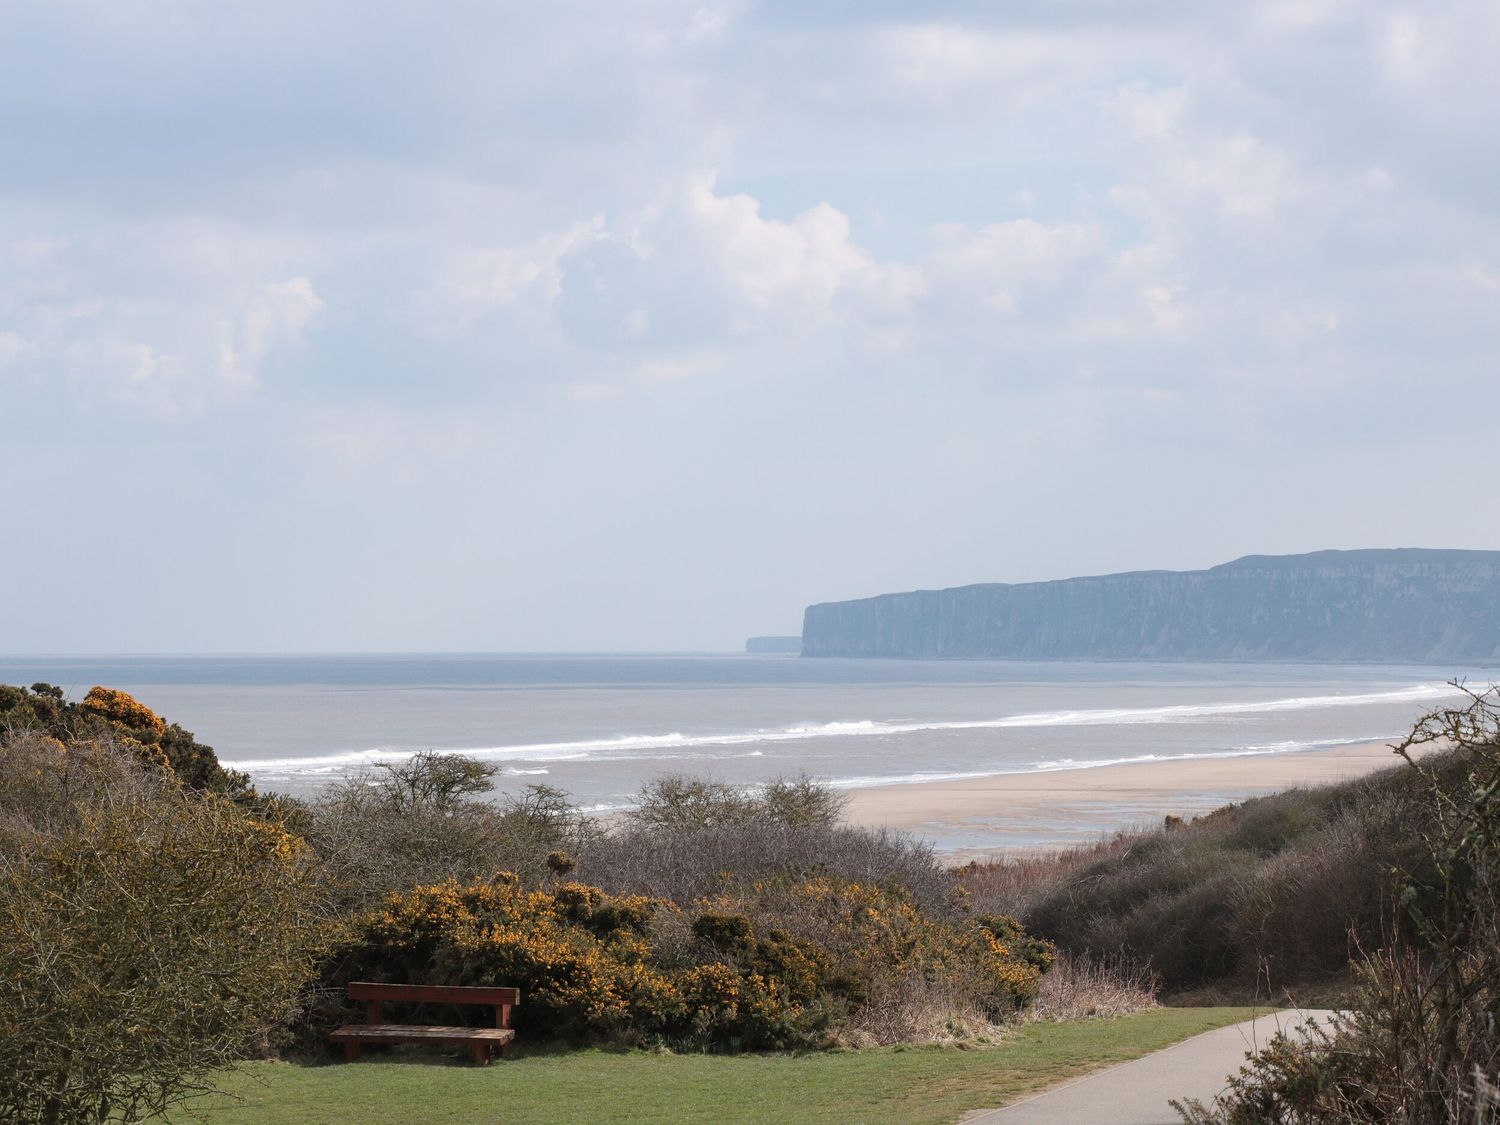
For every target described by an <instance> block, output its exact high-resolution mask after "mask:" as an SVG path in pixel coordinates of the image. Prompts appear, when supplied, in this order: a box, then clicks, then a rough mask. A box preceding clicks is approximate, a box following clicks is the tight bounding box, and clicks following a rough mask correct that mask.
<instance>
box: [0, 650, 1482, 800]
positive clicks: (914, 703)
mask: <svg viewBox="0 0 1500 1125" xmlns="http://www.w3.org/2000/svg"><path fill="white" fill-rule="evenodd" d="M1454 676H1462V677H1464V678H1467V679H1469V680H1470V681H1472V682H1489V681H1491V680H1493V679H1495V678H1497V671H1496V670H1495V669H1454V668H1418V667H1393V666H1337V667H1334V666H1315V665H1291V664H1273V665H1266V664H1255V665H1235V664H1121V663H1111V664H1088V663H1054V662H1049V663H1019V662H1007V661H888V660H821V659H820V660H804V659H801V658H798V657H785V656H743V655H680V656H656V655H650V656H628V655H627V656H590V655H581V656H569V655H557V656H552V655H546V656H524V655H522V656H508V655H454V656H430V655H422V656H290V657H280V656H246V657H217V656H215V657H203V656H183V657H165V656H150V657H76V658H75V657H36V658H30V657H0V682H4V683H25V684H30V683H32V682H34V681H37V680H45V681H47V682H50V683H56V684H60V685H62V686H63V687H65V688H67V689H68V691H69V693H70V694H71V695H72V696H74V697H75V698H76V697H79V696H81V695H82V694H83V693H84V692H86V691H87V690H88V688H89V687H90V686H92V685H93V684H96V683H97V684H106V685H109V686H112V687H118V688H122V689H124V690H126V691H129V692H131V693H132V694H134V695H136V696H137V697H138V698H139V699H140V700H141V701H142V702H144V703H146V704H147V705H149V706H150V707H152V708H154V709H155V710H156V711H158V712H159V713H161V714H163V715H166V716H167V717H168V718H170V719H172V720H175V721H177V722H180V723H182V724H183V725H184V726H185V727H187V728H189V729H190V730H193V731H194V732H196V733H197V735H198V736H199V738H200V739H201V740H202V741H204V742H207V743H208V744H210V745H212V746H213V747H214V748H215V749H216V750H217V751H218V753H219V756H220V758H221V759H222V760H223V761H224V762H225V763H226V764H229V765H231V766H234V767H236V768H238V769H243V770H246V771H248V772H249V773H250V774H251V776H252V777H253V778H254V779H255V781H256V783H257V784H258V785H259V786H260V787H261V788H263V789H272V790H279V791H283V792H292V793H301V794H306V793H309V792H312V791H314V790H315V789H316V788H317V787H318V786H319V785H320V784H323V783H325V782H326V781H327V780H328V779H330V778H333V777H337V776H340V775H343V774H345V773H347V772H349V771H351V770H359V769H362V768H368V767H369V766H370V765H371V764H372V763H374V762H378V761H383V760H391V759H396V758H400V757H403V756H405V755H407V754H410V753H412V752H413V751H415V750H421V749H436V750H448V751H460V752H463V753H466V754H471V755H473V756H475V757H478V758H482V759H485V760H486V761H490V762H493V763H495V764H496V765H498V766H500V767H501V771H502V772H501V776H500V785H501V788H502V789H518V788H520V787H521V786H522V785H525V784H526V783H528V782H546V783H548V784H551V785H555V786H558V787H559V788H562V789H564V790H567V791H568V792H569V793H571V794H573V796H574V797H575V799H577V800H578V801H579V802H580V803H581V804H583V805H584V806H585V807H588V808H590V809H595V810H600V811H603V810H609V809H617V808H622V807H627V806H628V805H629V803H630V800H631V796H632V794H634V793H635V792H636V791H637V790H638V788H639V787H640V785H641V783H642V782H643V781H646V780H648V779H650V778H652V777H655V776H658V775H660V774H663V773H672V772H685V773H694V774H704V775H710V776H713V777H715V778H719V779H721V780H725V781H730V782H737V783H753V782H758V781H764V780H767V779H769V778H772V777H776V776H779V775H785V774H791V773H798V772H807V773H809V774H812V775H814V776H816V777H819V778H823V779H826V780H828V781H830V782H832V783H833V784H834V785H837V786H841V787H850V788H852V787H858V786H867V785H879V784H889V783H894V782H909V781H923V780H938V779H945V778H948V779H951V778H965V777H978V776H985V775H992V774H1000V773H1013V772H1027V771H1034V770H1056V769H1070V768H1087V767H1090V766H1097V765H1103V764H1106V763H1112V762H1129V761H1144V760H1160V759H1186V758H1193V757H1206V756H1215V755H1272V754H1287V753H1296V752H1298V751H1304V750H1309V749H1314V748H1317V747H1322V746H1330V745H1336V744H1339V743H1343V742H1350V741H1355V740H1359V739H1367V738H1389V737H1394V736H1397V735H1399V734H1401V733H1402V732H1403V731H1405V730H1406V729H1407V728H1409V727H1410V725H1411V723H1412V722H1413V720H1414V719H1416V718H1417V717H1418V716H1419V715H1421V714H1422V713H1423V712H1425V711H1426V710H1428V709H1429V708H1431V707H1432V706H1433V705H1434V704H1435V703H1439V702H1441V701H1443V700H1445V699H1448V698H1450V697H1452V696H1453V692H1452V689H1451V688H1449V687H1447V686H1446V684H1445V681H1447V680H1449V679H1451V678H1453V677H1454Z"/></svg>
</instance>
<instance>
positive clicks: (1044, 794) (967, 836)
mask: <svg viewBox="0 0 1500 1125" xmlns="http://www.w3.org/2000/svg"><path fill="white" fill-rule="evenodd" d="M1399 762H1400V759H1399V758H1397V757H1396V756H1395V755H1394V754H1393V753H1392V752H1391V744H1390V743H1388V742H1361V743H1355V744H1352V745H1348V746H1336V747H1332V748H1330V749H1326V750H1309V751H1301V752H1296V753H1287V754H1257V755H1246V756H1244V757H1222V758H1189V759H1184V760H1179V761H1162V762H1131V763H1128V764H1124V765H1115V766H1097V767H1095V768H1092V769H1073V770H1055V771H1051V772H1047V773H1028V774H1002V775H999V776H995V777H982V778H971V779H966V780H962V781H938V782H927V783H923V784H915V785H888V786H881V787H877V788H870V789H857V790H855V791H854V792H853V793H852V794H851V795H850V801H849V807H848V812H847V819H848V820H849V822H850V823H853V824H857V825H863V826H868V827H882V826H884V827H890V828H899V829H902V830H905V831H908V832H914V833H916V834H917V835H929V836H932V835H938V834H939V833H940V834H941V835H942V837H943V838H944V839H945V840H958V841H960V844H959V846H958V847H957V848H954V849H952V854H953V855H954V856H955V857H958V858H970V857H982V856H983V855H984V854H985V853H986V852H991V851H1006V850H1011V849H1016V848H1046V847H1060V846H1064V845H1067V844H1073V843H1082V842H1086V841H1090V840H1095V839H1098V838H1100V837H1101V836H1104V835H1107V834H1109V833H1112V832H1116V831H1119V830H1120V829H1123V828H1131V827H1138V826H1144V825H1153V824H1157V823H1160V821H1161V819H1162V818H1163V817H1164V816H1168V815H1173V816H1195V815H1198V814H1201V813H1204V812H1207V811H1209V810H1210V809H1214V808H1217V807H1219V806H1220V805H1224V804H1228V803H1230V802H1232V801H1241V800H1244V799H1245V798H1247V797H1253V796H1257V795H1260V794H1265V793H1273V792H1275V791H1277V790H1279V789H1287V788H1290V787H1292V786H1299V785H1322V784H1327V783H1330V782H1336V781H1344V780H1347V779H1349V778H1353V777H1358V776H1360V775H1362V774H1367V773H1371V772H1373V771H1375V770H1379V769H1384V768H1386V767H1388V766H1392V765H1396V764H1398V763H1399Z"/></svg>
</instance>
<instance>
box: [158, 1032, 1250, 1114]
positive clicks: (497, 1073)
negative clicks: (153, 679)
mask: <svg viewBox="0 0 1500 1125" xmlns="http://www.w3.org/2000/svg"><path fill="white" fill-rule="evenodd" d="M1251 1014H1252V1013H1251V1012H1250V1011H1249V1010H1247V1009H1241V1008H1191V1009H1181V1008H1161V1009H1156V1010H1153V1011H1146V1012H1137V1013H1135V1014H1133V1015H1128V1016H1121V1017H1118V1018H1116V1019H1105V1020H1086V1021H1076V1022H1069V1023H1038V1024H1032V1025H1030V1026H1027V1027H1025V1028H1022V1029H1021V1030H1020V1031H1018V1032H1016V1033H1015V1034H1014V1035H1013V1036H1011V1037H1009V1038H1008V1039H1007V1040H1006V1041H1005V1042H1004V1043H1002V1044H1001V1045H999V1046H996V1047H988V1048H975V1049H970V1050H959V1049H955V1048H944V1047H913V1048H904V1049H903V1048H879V1049H872V1050H866V1051H836V1052H827V1053H818V1054H807V1055H739V1056H726V1055H658V1054H650V1053H646V1052H641V1051H629V1052H613V1051H598V1050H591V1051H574V1052H568V1053H565V1054H556V1055H553V1054H532V1055H527V1054H524V1053H523V1054H521V1055H519V1057H517V1058H516V1059H515V1060H513V1061H511V1062H497V1063H495V1064H494V1065H492V1066H490V1067H488V1068H478V1067H472V1066H468V1065H465V1064H452V1065H444V1064H443V1063H442V1062H440V1061H434V1060H433V1059H431V1058H430V1057H427V1058H423V1059H420V1060H417V1059H410V1058H401V1057H388V1058H384V1059H381V1058H373V1059H366V1060H363V1061H361V1062H358V1063H354V1064H351V1065H340V1064H335V1065H329V1066H296V1065H292V1064H288V1063H258V1064H253V1065H251V1066H248V1067H246V1068H245V1070H244V1071H243V1072H241V1073H238V1074H235V1075H232V1076H230V1077H229V1078H228V1080H227V1081H226V1083H225V1089H226V1090H228V1091H230V1092H231V1093H232V1094H233V1095H235V1097H236V1098H237V1099H239V1100H238V1102H236V1101H235V1100H232V1099H231V1098H228V1097H223V1096H219V1097H214V1098H211V1099H204V1100H202V1101H199V1102H197V1103H196V1104H195V1105H194V1108H195V1109H196V1110H198V1111H199V1112H201V1113H203V1114H205V1115H206V1117H207V1119H208V1120H209V1121H211V1122H215V1123H218V1122H223V1123H224V1125H261V1123H267V1125H269V1123H271V1122H278V1123H279V1122H284V1121H291V1120H296V1121H300V1122H308V1123H314V1122H344V1121H362V1122H401V1123H403V1125H416V1123H420V1122H458V1121H465V1122H469V1121H474V1122H481V1121H499V1120H502V1119H506V1120H520V1121H527V1122H535V1123H538V1125H540V1123H548V1122H557V1123H559V1125H561V1123H565V1122H575V1121H640V1122H652V1121H659V1122H668V1121H670V1122H694V1121H702V1122H710V1121H712V1122H724V1123H729V1122H746V1123H748V1122H769V1121H788V1120H796V1121H798V1122H799V1123H802V1125H812V1123H815V1122H851V1121H877V1120H879V1121H910V1122H931V1123H934V1125H936V1123H938V1122H951V1121H956V1120H958V1119H959V1118H960V1117H962V1116H963V1115H964V1114H965V1113H967V1112H969V1111H971V1110H975V1109H981V1108H984V1107H987V1106H998V1105H1002V1104H1004V1103H1006V1102H1010V1101H1014V1100H1016V1099H1017V1098H1019V1097H1023V1096H1025V1095H1026V1094H1028V1093H1031V1092H1034V1091H1036V1090H1040V1089H1043V1088H1045V1087H1047V1086H1051V1085H1055V1084H1056V1083H1058V1082H1062V1081H1065V1080H1066V1079H1068V1078H1071V1077H1074V1076H1076V1075H1079V1074H1083V1073H1086V1072H1088V1071H1091V1070H1096V1069H1098V1068H1100V1067H1104V1066H1109V1065H1111V1064H1114V1063H1117V1062H1123V1061H1126V1060H1128V1059H1132V1058H1138V1057H1139V1056H1141V1055H1145V1054H1148V1053H1150V1052H1152V1051H1155V1050H1158V1049H1160V1048H1162V1047H1165V1046H1168V1045H1170V1044H1172V1043H1175V1042H1178V1041H1179V1040H1182V1039H1185V1038H1188V1037H1189V1036H1192V1035H1197V1034H1199V1033H1200V1032H1203V1031H1208V1030H1211V1029H1213V1028H1215V1027H1222V1026H1224V1025H1225V1024H1229V1023H1234V1022H1236V1021H1238V1020H1241V1019H1247V1018H1249V1016H1250V1015H1251ZM176 1119H178V1120H187V1117H186V1115H182V1114H179V1115H177V1118H176Z"/></svg>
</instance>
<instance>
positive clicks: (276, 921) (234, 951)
mask: <svg viewBox="0 0 1500 1125" xmlns="http://www.w3.org/2000/svg"><path fill="white" fill-rule="evenodd" d="M137 706H138V705H137ZM142 710H144V709H142ZM141 720H142V716H140V715H139V714H135V715H133V716H132V721H133V722H134V723H136V724H137V725H136V726H135V727H134V728H133V729H140V724H141ZM158 729H161V728H158ZM141 745H142V744H141V743H140V742H139V741H137V740H133V739H131V740H125V739H120V740H115V739H114V738H112V737H111V736H109V735H108V734H104V735H101V736H99V737H94V738H90V739H87V740H84V741H73V742H67V743H65V742H62V741H60V740H58V739H56V738H53V737H50V736H48V735H45V734H41V733H38V732H35V731H21V732H13V733H11V734H10V735H8V736H4V737H0V776H3V777H4V779H5V784H4V785H0V950H3V951H4V953H3V958H4V960H3V964H0V1120H5V1121H16V1122H32V1121H36V1122H64V1121H68V1122H71V1121H104V1120H111V1121H120V1120H124V1121H134V1120H140V1119H142V1118H145V1117H148V1116H155V1115H158V1114H160V1113H161V1112H162V1111H163V1110H164V1109H165V1108H166V1107H167V1106H169V1105H171V1104H174V1103H175V1102H177V1101H179V1100H181V1099H182V1098H184V1097H186V1096H188V1095H190V1094H192V1093H195V1092H198V1091H201V1090H203V1089H205V1088H207V1087H208V1086H209V1085H210V1084H211V1082H212V1075H213V1074H214V1072H216V1071H218V1070H220V1069H221V1068H223V1067H224V1066H226V1065H229V1064H231V1063H233V1062H234V1060H235V1059H237V1058H240V1057H243V1056H244V1055H245V1054H246V1053H248V1052H252V1051H255V1050H263V1049H264V1047H265V1045H266V1043H267V1036H268V1035H269V1034H270V1033H271V1032H272V1031H273V1030H274V1029H275V1028H276V1027H278V1026H280V1025H282V1024H284V1023H285V1022H286V1021H287V1020H288V1019H290V1018H291V1017H292V1016H293V1015H294V1014H295V1012H296V1010H297V1003H298V996H299V993H300V990H301V988H302V986H303V985H304V984H305V983H306V982H307V981H308V980H310V979H311V977H312V976H313V974H314V972H315V970H316V965H317V961H318V958H319V956H320V954H321V952H322V951H323V950H324V949H325V948H326V938H325V937H324V934H323V932H322V928H321V904H320V901H319V895H318V885H317V882H316V881H315V879H314V877H313V858H312V855H311V852H310V851H309V850H308V849H307V847H306V846H305V845H303V844H302V843H301V841H299V840H298V839H297V838H296V837H294V836H292V835H290V834H288V833H287V832H286V831H284V830H283V829H282V828H281V827H280V826H278V825H276V824H273V823H269V822H267V821H265V820H263V819H260V818H259V817H257V816H255V815H252V814H251V813H250V812H248V811H247V810H245V809H244V808H242V807H240V806H238V805H236V804H235V803H233V802H231V801H229V800H228V799H226V798H225V797H223V796H221V795H219V794H217V793H195V792H193V791H192V790H190V789H186V788H184V787H183V786H182V785H180V784H179V783H178V782H177V780H176V779H175V777H174V776H173V774H172V771H170V770H169V769H166V768H164V767H162V766H161V764H160V763H159V762H152V761H149V760H147V759H143V757H142V756H141V755H140V753H139V748H140V746H141ZM268 921H270V923H271V924H268Z"/></svg>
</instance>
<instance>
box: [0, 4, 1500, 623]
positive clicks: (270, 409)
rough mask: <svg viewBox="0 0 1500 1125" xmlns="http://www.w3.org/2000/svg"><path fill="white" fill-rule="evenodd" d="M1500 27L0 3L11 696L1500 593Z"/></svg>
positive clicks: (1366, 8)
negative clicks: (227, 664) (924, 616)
mask: <svg viewBox="0 0 1500 1125" xmlns="http://www.w3.org/2000/svg"><path fill="white" fill-rule="evenodd" d="M1496 57H1500V3H1497V2H1496V0H1484V2H1470V0H1454V2H1448V0H1423V2H1422V3H1406V4H1391V3H1385V2H1382V0H1349V2H1345V0H1262V2H1259V3H1244V4H1204V3H1201V2H1198V0H1182V2H1172V0H1137V2H1133V3H1128V4H1127V3H1120V2H1110V0H1052V2H1048V3H1042V2H1040V0H1035V2H1033V0H1016V2H1011V3H1005V4H995V3H989V2H986V3H978V2H963V0H936V2H925V3H922V4H897V3H893V2H889V0H861V2H858V3H855V2H852V0H798V2H796V3H789V2H780V0H777V2H764V3H758V4H757V3H750V2H738V0H726V2H715V0H707V2H700V0H685V2H678V0H640V2H637V0H609V2H607V3H606V2H599V3H592V4H580V3H572V2H569V0H554V2H551V3H547V4H536V3H526V4H507V3H495V2H484V3H480V2H477V0H476V2H472V3H471V2H452V0H448V2H443V0H433V2H428V3H423V4H415V3H382V2H378V0H357V2H356V0H294V2H284V0H256V2H255V3H242V4H204V3H202V2H201V0H111V2H108V3H104V2H93V0H51V2H49V3H45V4H42V3H35V2H31V0H26V2H18V0H0V474H3V480H4V481H5V484H6V490H5V495H6V499H5V503H4V508H3V512H4V515H3V518H0V586H3V588H4V590H5V591H6V593H5V595H4V597H3V599H0V651H10V652H25V653H42V652H79V653H82V652H258V651H261V652H297V651H321V652H330V651H584V650H589V651H610V650H614V651H646V650H724V649H734V648H738V647H739V646H740V645H741V644H742V642H743V640H744V638H745V637H746V636H748V635H750V634H759V633H795V632H796V631H798V629H799V628H800V621H801V612H802V609H803V607H804V606H805V605H807V604H809V603H812V602H817V601H825V600H836V599H841V598H846V597H858V596H864V595H869V594H874V593H881V592H886V591H892V590H901V589H911V588H918V587H924V588H931V587H940V586H949V585H958V584H963V583H968V582H979V581H1031V580H1038V579H1047V578H1057V577H1067V576H1071V575H1078V574H1097V573H1106V572H1111V571H1117V570H1129V569H1147V568H1172V569H1179V568H1182V569H1186V568H1196V567H1201V566H1209V565H1213V564H1215V563H1219V562H1224V561H1227V560H1229V559H1232V558H1235V557H1238V556H1240V555H1243V554H1250V553H1289V552H1296V551H1305V550H1317V549H1323V548H1338V547H1369V546H1431V547H1467V548H1500V521H1497V519H1496V515H1497V511H1496V501H1495V496H1494V484H1493V481H1494V458H1495V452H1494V451H1495V436H1494V434H1495V402H1496V396H1495V391H1496V389H1497V387H1500V377H1497V366H1496V359H1495V357H1496V355H1497V354H1500V193H1497V192H1496V190H1495V185H1496V184H1497V183H1500V121H1497V117H1500V112H1497V107H1500V68H1496V67H1495V66H1494V65H1493V63H1494V59H1495V58H1496Z"/></svg>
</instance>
